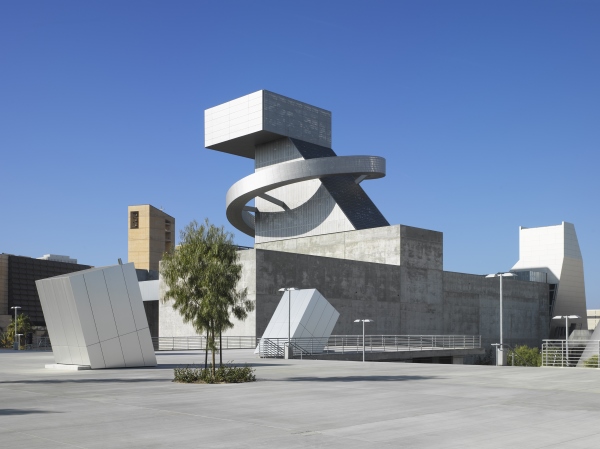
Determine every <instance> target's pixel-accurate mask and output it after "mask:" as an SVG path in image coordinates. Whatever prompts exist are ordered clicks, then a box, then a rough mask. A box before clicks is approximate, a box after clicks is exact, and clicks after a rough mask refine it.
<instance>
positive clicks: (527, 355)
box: [507, 345, 542, 366]
mask: <svg viewBox="0 0 600 449" xmlns="http://www.w3.org/2000/svg"><path fill="white" fill-rule="evenodd" d="M513 354H514V355H515V366H542V354H541V352H540V350H539V349H538V348H530V347H529V346H527V345H517V346H515V349H514V350H512V349H511V350H510V351H508V355H507V362H508V365H512V362H513V358H512V356H513Z"/></svg>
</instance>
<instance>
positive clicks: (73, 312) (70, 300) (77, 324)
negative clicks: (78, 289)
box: [59, 277, 85, 347]
mask: <svg viewBox="0 0 600 449" xmlns="http://www.w3.org/2000/svg"><path fill="white" fill-rule="evenodd" d="M69 280H70V279H69V278H68V277H63V278H61V279H60V280H59V281H60V283H62V285H63V290H64V293H65V301H66V303H67V306H68V308H69V313H70V316H71V323H72V324H73V332H74V334H75V340H74V341H73V340H69V346H73V345H76V346H78V347H79V346H85V339H84V338H83V329H82V328H81V321H80V318H79V315H78V314H77V307H76V306H75V298H74V297H73V290H72V289H71V282H69Z"/></svg>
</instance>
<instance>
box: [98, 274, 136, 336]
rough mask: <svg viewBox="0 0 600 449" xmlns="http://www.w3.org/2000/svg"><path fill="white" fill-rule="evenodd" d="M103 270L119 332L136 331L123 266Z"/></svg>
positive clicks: (121, 333) (123, 333)
mask: <svg viewBox="0 0 600 449" xmlns="http://www.w3.org/2000/svg"><path fill="white" fill-rule="evenodd" d="M103 272H104V279H105V280H106V287H107V289H108V297H109V298H110V304H111V307H112V312H113V315H114V317H115V323H116V324H117V332H118V334H119V335H125V334H130V333H131V332H135V331H136V327H135V322H134V320H133V312H132V311H131V305H130V304H129V295H128V294H127V286H126V285H125V279H124V278H123V270H121V266H120V265H115V266H113V267H107V268H105V269H104V270H103ZM138 289H139V286H138Z"/></svg>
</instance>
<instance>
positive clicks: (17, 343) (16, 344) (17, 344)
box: [11, 306, 21, 351]
mask: <svg viewBox="0 0 600 449" xmlns="http://www.w3.org/2000/svg"><path fill="white" fill-rule="evenodd" d="M20 308H21V306H14V307H11V309H15V342H14V344H13V349H16V350H17V351H18V350H19V342H18V341H17V338H18V335H19V334H17V309H20Z"/></svg>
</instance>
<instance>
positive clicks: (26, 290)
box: [0, 254, 91, 329]
mask: <svg viewBox="0 0 600 449" xmlns="http://www.w3.org/2000/svg"><path fill="white" fill-rule="evenodd" d="M62 257H67V256H62ZM68 259H69V260H76V259H70V258H68ZM88 268H91V266H90V265H82V264H77V263H69V262H59V261H56V260H47V259H42V258H40V259H35V258H32V257H24V256H14V255H12V254H0V328H2V329H6V327H7V326H8V324H9V323H10V321H11V318H12V317H14V311H13V310H12V309H11V307H14V306H19V307H21V308H20V309H19V310H18V313H19V314H25V315H27V316H28V317H29V318H30V320H31V324H33V325H34V326H45V325H46V322H45V320H44V314H43V312H42V305H41V303H40V297H39V295H38V292H37V289H36V287H35V281H37V280H40V279H45V278H48V277H52V276H58V275H61V274H67V273H73V272H75V271H81V270H87V269H88Z"/></svg>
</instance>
